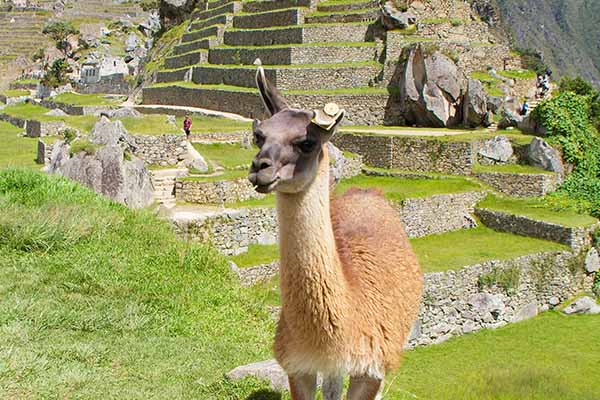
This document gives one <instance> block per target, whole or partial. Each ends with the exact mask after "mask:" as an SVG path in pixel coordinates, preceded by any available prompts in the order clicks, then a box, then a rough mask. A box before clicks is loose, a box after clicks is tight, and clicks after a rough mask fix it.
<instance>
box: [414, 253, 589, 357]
mask: <svg viewBox="0 0 600 400" xmlns="http://www.w3.org/2000/svg"><path fill="white" fill-rule="evenodd" d="M580 263H581V259H580V258H579V257H576V256H574V255H573V254H572V253H569V252H558V253H540V254H535V255H528V256H523V257H519V258H516V259H512V260H506V261H488V262H485V263H482V264H478V265H473V266H469V267H466V268H464V269H461V270H459V271H448V272H438V273H428V274H425V290H424V293H423V302H422V304H421V311H420V315H419V319H418V321H417V322H416V323H415V325H414V327H413V331H412V334H411V337H410V339H409V342H408V347H414V346H417V345H429V344H433V343H440V342H443V341H445V340H447V339H449V338H451V337H452V336H458V335H462V334H465V333H471V332H474V331H477V330H479V329H483V328H489V329H495V328H498V327H501V326H503V325H506V324H508V323H511V322H518V321H521V320H524V319H528V318H531V317H533V316H535V315H537V313H538V312H541V311H545V310H547V309H549V308H552V307H555V306H557V305H558V304H560V303H561V302H563V301H565V300H567V299H569V298H571V297H573V296H575V295H576V294H578V293H581V292H584V291H590V290H591V287H592V282H593V279H594V275H593V274H591V275H586V274H585V273H584V271H583V265H579V264H580ZM502 271H506V272H507V273H508V274H507V275H505V277H504V278H502V277H501V278H498V279H497V283H496V284H492V285H491V287H486V285H482V281H483V280H482V277H484V278H485V277H487V278H488V280H490V279H489V277H491V276H494V275H495V276H502ZM506 276H513V277H514V278H513V279H512V280H510V279H506ZM491 280H492V281H493V280H494V279H493V278H492V279H491ZM511 282H512V285H513V286H514V287H511V286H510V285H509V284H510V283H511Z"/></svg>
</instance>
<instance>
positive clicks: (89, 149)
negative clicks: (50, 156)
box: [70, 140, 98, 156]
mask: <svg viewBox="0 0 600 400" xmlns="http://www.w3.org/2000/svg"><path fill="white" fill-rule="evenodd" d="M96 150H98V145H97V144H94V143H92V142H90V141H88V140H78V141H76V142H75V143H73V144H72V145H71V149H70V154H71V156H73V155H75V154H78V153H81V152H84V153H85V154H87V155H90V156H93V155H94V154H96Z"/></svg>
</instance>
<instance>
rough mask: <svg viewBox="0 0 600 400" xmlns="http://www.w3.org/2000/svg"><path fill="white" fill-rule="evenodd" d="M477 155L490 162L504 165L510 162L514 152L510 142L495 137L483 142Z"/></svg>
mask: <svg viewBox="0 0 600 400" xmlns="http://www.w3.org/2000/svg"><path fill="white" fill-rule="evenodd" d="M479 154H480V155H482V156H483V157H485V158H489V159H490V160H494V161H499V162H502V163H505V162H508V160H510V158H511V157H512V155H513V154H514V151H513V147H512V144H511V143H510V140H508V138H507V137H506V136H495V137H494V138H492V139H490V140H486V141H485V143H484V144H483V146H482V148H481V149H480V150H479Z"/></svg>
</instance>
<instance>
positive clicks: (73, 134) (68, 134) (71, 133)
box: [61, 128, 77, 143]
mask: <svg viewBox="0 0 600 400" xmlns="http://www.w3.org/2000/svg"><path fill="white" fill-rule="evenodd" d="M61 135H62V136H63V137H64V138H65V142H67V143H71V142H73V140H75V139H76V138H77V131H76V130H75V129H72V128H66V129H64V130H63V131H62V132H61Z"/></svg>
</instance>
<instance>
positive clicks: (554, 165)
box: [527, 137, 565, 179]
mask: <svg viewBox="0 0 600 400" xmlns="http://www.w3.org/2000/svg"><path fill="white" fill-rule="evenodd" d="M527 159H528V160H529V164H531V165H533V166H534V167H539V168H543V169H545V170H546V171H553V172H556V173H557V174H558V176H559V177H560V178H561V179H562V178H564V176H565V167H564V165H563V162H562V158H561V157H560V154H559V153H558V151H557V150H556V149H555V148H554V147H552V146H550V145H549V144H548V143H546V141H545V140H544V139H541V138H539V137H536V138H534V139H533V140H532V141H531V143H530V144H529V147H528V148H527Z"/></svg>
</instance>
